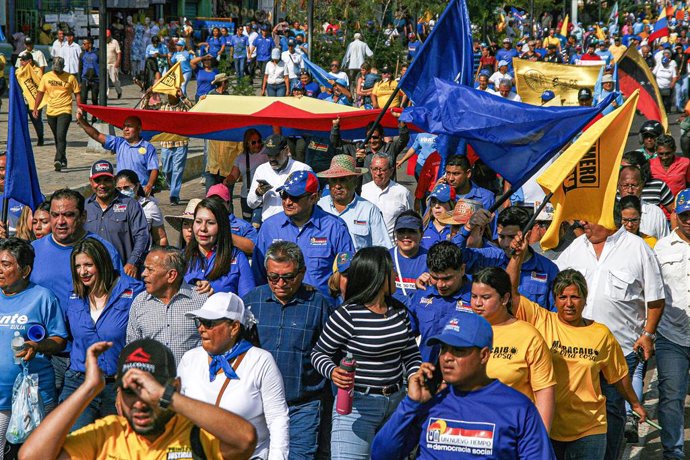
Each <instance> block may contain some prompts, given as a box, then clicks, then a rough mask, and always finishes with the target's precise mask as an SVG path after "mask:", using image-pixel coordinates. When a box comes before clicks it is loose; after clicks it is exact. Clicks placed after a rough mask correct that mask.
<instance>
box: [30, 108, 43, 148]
mask: <svg viewBox="0 0 690 460" xmlns="http://www.w3.org/2000/svg"><path fill="white" fill-rule="evenodd" d="M26 110H27V111H28V112H29V119H30V120H31V124H32V125H34V129H35V130H36V137H37V138H38V142H43V120H42V119H41V117H42V116H43V109H40V110H39V111H38V118H34V111H33V108H31V107H29V106H28V105H27V106H26Z"/></svg>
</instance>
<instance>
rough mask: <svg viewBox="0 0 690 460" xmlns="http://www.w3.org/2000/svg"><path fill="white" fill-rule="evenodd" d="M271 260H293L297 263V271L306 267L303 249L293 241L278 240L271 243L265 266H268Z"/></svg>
mask: <svg viewBox="0 0 690 460" xmlns="http://www.w3.org/2000/svg"><path fill="white" fill-rule="evenodd" d="M269 260H272V261H274V262H292V263H294V264H295V265H297V271H302V270H303V269H304V268H305V264H304V255H303V254H302V250H301V249H300V248H299V246H297V244H295V243H293V242H292V241H276V242H275V243H273V244H271V245H270V246H269V247H268V250H267V251H266V257H265V258H264V268H268V261H269Z"/></svg>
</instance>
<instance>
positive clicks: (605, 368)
mask: <svg viewBox="0 0 690 460" xmlns="http://www.w3.org/2000/svg"><path fill="white" fill-rule="evenodd" d="M526 248H527V243H526V240H525V239H522V234H521V233H518V236H517V237H516V239H515V241H513V244H512V249H513V251H514V255H513V257H511V259H510V262H509V263H508V267H507V272H508V274H509V275H510V279H511V282H512V303H513V310H514V312H515V316H516V317H517V318H520V319H523V320H525V321H527V322H529V323H531V324H533V325H534V327H535V328H536V329H537V330H538V331H539V332H541V334H542V336H543V337H544V339H545V340H546V344H547V345H548V346H549V347H550V349H551V356H552V357H553V367H554V370H555V372H556V412H555V415H554V419H553V425H552V427H551V433H550V436H551V441H552V443H553V447H554V451H555V452H556V458H558V459H559V460H560V459H565V458H587V459H591V460H597V459H603V458H604V454H605V452H606V398H605V397H604V395H603V394H602V392H601V380H600V374H601V375H603V377H604V378H605V379H606V381H608V382H609V383H612V384H614V385H615V387H616V389H617V390H618V391H619V392H620V393H621V395H623V397H624V398H625V399H626V400H627V401H628V402H629V403H630V405H631V406H632V409H633V411H635V412H636V413H637V414H638V415H639V416H640V419H641V420H642V421H644V420H645V419H646V417H647V412H646V411H645V409H644V407H642V404H640V401H639V400H638V399H637V396H635V392H634V391H633V388H632V384H631V383H630V379H629V378H628V367H627V364H626V362H625V356H623V351H622V350H621V347H620V345H619V344H618V342H617V341H616V339H615V338H614V336H613V334H612V333H611V331H609V329H608V328H607V327H606V326H604V325H603V324H600V323H596V322H594V321H591V320H587V319H585V318H583V317H582V310H583V309H584V308H585V301H586V299H587V281H586V280H585V277H584V276H583V275H582V274H581V273H580V272H578V271H576V270H572V269H568V270H564V271H562V272H560V273H559V274H558V275H557V276H556V279H555V280H554V283H553V294H554V299H555V304H556V308H557V310H558V311H557V312H550V311H548V310H546V309H544V308H542V307H541V306H539V305H538V304H536V303H534V302H531V301H530V300H529V299H527V298H526V297H523V296H521V295H520V293H519V292H518V286H519V282H520V267H521V265H522V259H523V257H524V253H525V252H526V251H527V249H526Z"/></svg>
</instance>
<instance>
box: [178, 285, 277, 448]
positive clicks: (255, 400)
mask: <svg viewBox="0 0 690 460" xmlns="http://www.w3.org/2000/svg"><path fill="white" fill-rule="evenodd" d="M185 316H186V317H188V318H191V319H193V320H194V322H195V324H196V326H197V328H198V330H199V335H200V336H201V346H200V347H197V348H194V349H192V350H189V351H188V352H187V353H185V354H184V356H183V357H182V360H181V361H180V364H179V366H178V367H177V373H178V376H179V377H180V379H181V380H182V388H181V393H182V394H184V395H186V396H189V397H191V398H194V399H198V400H201V401H205V402H207V403H210V404H216V405H217V406H220V407H222V408H223V409H225V410H229V411H230V412H233V413H235V414H237V415H239V416H241V417H244V418H245V419H246V420H248V421H249V422H250V423H251V424H252V425H254V428H256V434H257V439H258V442H257V444H256V450H255V451H254V454H253V455H252V457H251V458H252V459H262V460H265V459H269V460H284V459H287V458H288V453H289V445H290V435H289V426H290V419H289V416H288V407H287V403H286V402H285V389H284V387H283V377H282V376H281V374H280V371H279V370H278V366H277V365H276V363H275V361H274V360H273V356H271V354H270V353H269V352H267V351H265V350H262V349H260V348H258V347H255V346H253V345H252V344H251V343H250V341H249V340H248V339H249V335H250V333H249V331H250V330H251V331H254V330H255V329H254V325H255V324H256V320H255V319H254V316H253V315H252V313H251V311H249V310H245V308H244V302H242V299H240V298H239V297H238V296H236V295H235V294H232V293H226V292H219V293H216V294H213V295H212V296H211V297H209V298H208V299H207V300H206V302H205V303H204V305H203V306H202V307H201V308H200V309H198V310H194V311H191V312H188V313H185Z"/></svg>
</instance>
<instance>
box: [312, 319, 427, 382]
mask: <svg viewBox="0 0 690 460" xmlns="http://www.w3.org/2000/svg"><path fill="white" fill-rule="evenodd" d="M348 351H349V352H350V353H352V355H353V356H354V358H355V360H356V361H357V370H356V371H355V384H356V385H364V386H371V387H379V388H381V387H386V386H389V385H394V384H397V383H401V382H402V377H403V372H405V373H406V375H407V377H408V378H409V377H410V376H411V375H412V374H414V373H415V372H416V371H417V370H418V369H419V366H420V364H421V357H420V355H419V348H418V347H417V343H416V342H415V340H414V338H413V336H412V333H411V332H410V321H409V319H408V317H407V310H406V309H405V308H391V307H389V309H388V312H387V314H386V315H380V314H378V313H374V312H372V311H371V310H369V309H368V308H366V307H365V306H363V305H343V306H341V307H340V308H338V309H337V310H336V311H335V312H334V313H333V314H332V315H331V316H330V318H328V322H327V323H326V326H325V327H324V330H323V332H322V333H321V336H320V337H319V340H318V342H317V343H316V346H315V347H314V349H313V350H312V352H311V362H312V364H313V365H314V367H315V368H316V370H317V371H319V373H321V374H322V375H323V376H325V377H326V378H329V379H330V377H331V373H332V372H333V369H335V368H336V366H337V365H338V364H339V363H338V364H336V363H335V362H334V361H333V359H334V356H335V355H336V354H338V355H340V354H343V355H344V354H345V353H347V352H348Z"/></svg>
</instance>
